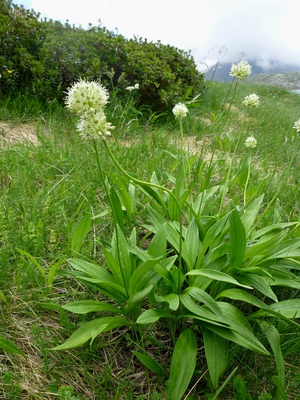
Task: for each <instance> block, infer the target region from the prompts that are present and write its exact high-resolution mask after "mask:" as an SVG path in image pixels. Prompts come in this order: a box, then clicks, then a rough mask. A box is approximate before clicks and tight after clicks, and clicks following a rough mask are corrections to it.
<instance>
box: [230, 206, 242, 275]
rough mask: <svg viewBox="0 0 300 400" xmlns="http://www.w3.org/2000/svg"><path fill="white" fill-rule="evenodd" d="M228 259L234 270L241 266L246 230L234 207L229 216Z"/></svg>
mask: <svg viewBox="0 0 300 400" xmlns="http://www.w3.org/2000/svg"><path fill="white" fill-rule="evenodd" d="M229 223H230V239H229V249H228V250H229V259H230V264H231V266H232V267H233V269H234V270H236V269H237V268H240V267H241V266H242V263H243V260H244V255H245V250H246V232H245V228H244V225H243V223H242V221H241V218H240V216H239V213H238V211H237V209H236V208H234V209H233V210H232V213H231V214H230V216H229Z"/></svg>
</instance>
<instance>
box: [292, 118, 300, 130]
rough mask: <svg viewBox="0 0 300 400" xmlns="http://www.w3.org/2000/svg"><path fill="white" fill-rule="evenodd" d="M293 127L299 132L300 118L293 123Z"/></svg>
mask: <svg viewBox="0 0 300 400" xmlns="http://www.w3.org/2000/svg"><path fill="white" fill-rule="evenodd" d="M293 129H296V132H297V133H300V119H298V121H296V122H295V123H294V126H293Z"/></svg>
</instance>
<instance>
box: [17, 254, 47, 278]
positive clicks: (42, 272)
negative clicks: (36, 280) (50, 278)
mask: <svg viewBox="0 0 300 400" xmlns="http://www.w3.org/2000/svg"><path fill="white" fill-rule="evenodd" d="M16 250H17V252H18V253H20V254H21V255H22V256H25V257H27V258H29V260H30V261H31V262H32V263H33V264H34V265H35V266H36V267H37V269H38V270H39V271H40V274H41V275H42V277H43V278H46V273H45V271H44V270H43V267H42V266H41V264H40V263H39V262H38V260H37V259H36V258H35V257H33V256H32V255H31V254H29V253H28V252H27V251H25V250H22V249H18V248H16ZM22 258H23V257H22ZM23 260H24V258H23Z"/></svg>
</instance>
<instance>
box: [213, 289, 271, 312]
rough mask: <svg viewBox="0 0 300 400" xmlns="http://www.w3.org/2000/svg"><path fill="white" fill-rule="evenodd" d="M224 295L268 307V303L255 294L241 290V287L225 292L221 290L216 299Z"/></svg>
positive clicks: (257, 305) (260, 306)
mask: <svg viewBox="0 0 300 400" xmlns="http://www.w3.org/2000/svg"><path fill="white" fill-rule="evenodd" d="M222 297H226V298H228V299H231V300H239V301H244V302H246V303H249V304H251V305H253V306H255V307H258V308H265V307H267V305H266V304H265V303H264V302H263V301H261V300H259V299H258V298H257V297H255V296H253V294H251V293H248V292H245V291H244V290H241V289H227V290H224V291H223V292H221V293H219V294H218V295H217V297H216V300H217V299H220V298H222Z"/></svg>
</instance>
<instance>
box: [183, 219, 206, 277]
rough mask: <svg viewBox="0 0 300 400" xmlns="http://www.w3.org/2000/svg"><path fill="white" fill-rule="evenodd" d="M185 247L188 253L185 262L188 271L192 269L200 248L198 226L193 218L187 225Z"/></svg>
mask: <svg viewBox="0 0 300 400" xmlns="http://www.w3.org/2000/svg"><path fill="white" fill-rule="evenodd" d="M185 245H186V249H187V251H188V253H189V260H188V262H187V268H188V270H189V271H190V270H191V269H192V268H194V265H195V263H196V259H197V257H198V254H199V251H200V249H201V247H202V244H201V242H200V239H199V229H198V225H197V222H196V220H195V219H194V218H193V219H192V221H191V222H190V223H189V225H188V228H187V230H186V235H185ZM186 261H187V260H186Z"/></svg>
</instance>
